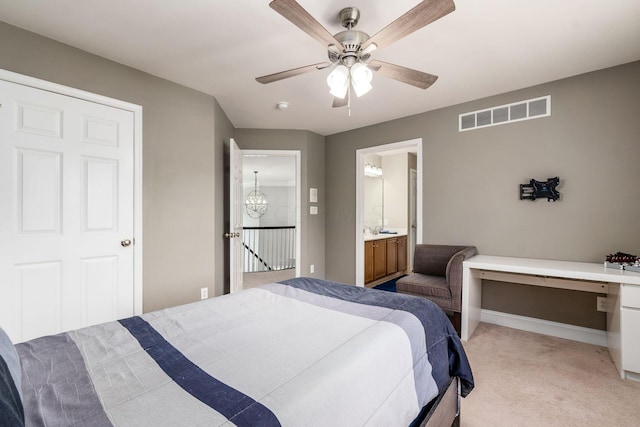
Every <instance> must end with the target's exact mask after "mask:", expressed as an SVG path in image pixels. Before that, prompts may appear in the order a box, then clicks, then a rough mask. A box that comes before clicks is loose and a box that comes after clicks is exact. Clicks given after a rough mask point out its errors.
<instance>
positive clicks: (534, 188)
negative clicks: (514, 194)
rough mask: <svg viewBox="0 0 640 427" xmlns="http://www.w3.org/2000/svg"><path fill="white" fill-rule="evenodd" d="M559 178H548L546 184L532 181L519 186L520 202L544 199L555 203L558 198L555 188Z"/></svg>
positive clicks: (558, 194)
mask: <svg viewBox="0 0 640 427" xmlns="http://www.w3.org/2000/svg"><path fill="white" fill-rule="evenodd" d="M559 183H560V178H558V177H557V176H556V177H555V178H549V179H547V181H546V182H542V181H536V180H535V179H532V180H531V181H529V184H520V200H536V199H541V198H544V197H546V198H547V201H548V202H555V201H556V200H558V199H559V198H560V193H559V192H558V190H556V186H557V185H558V184H559Z"/></svg>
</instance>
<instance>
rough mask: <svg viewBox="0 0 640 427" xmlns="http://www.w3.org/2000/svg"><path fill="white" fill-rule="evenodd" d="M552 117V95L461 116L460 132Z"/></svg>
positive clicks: (459, 118) (459, 122)
mask: <svg viewBox="0 0 640 427" xmlns="http://www.w3.org/2000/svg"><path fill="white" fill-rule="evenodd" d="M550 115H551V95H547V96H543V97H541V98H535V99H528V100H526V101H519V102H514V103H512V104H506V105H500V106H497V107H493V108H487V109H484V110H478V111H473V112H471V113H464V114H460V116H459V117H458V130H459V131H460V132H463V131H466V130H472V129H478V128H484V127H488V126H497V125H504V124H507V123H513V122H519V121H522V120H530V119H537V118H540V117H548V116H550Z"/></svg>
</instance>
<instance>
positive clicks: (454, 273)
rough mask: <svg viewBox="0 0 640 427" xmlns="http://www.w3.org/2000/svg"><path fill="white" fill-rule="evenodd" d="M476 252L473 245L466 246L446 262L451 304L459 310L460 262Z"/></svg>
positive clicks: (460, 297) (460, 304)
mask: <svg viewBox="0 0 640 427" xmlns="http://www.w3.org/2000/svg"><path fill="white" fill-rule="evenodd" d="M477 253H478V250H477V249H476V247H475V246H468V247H465V248H464V249H462V250H461V251H459V252H457V253H456V254H454V255H453V256H452V257H451V259H450V260H449V262H448V263H447V273H446V278H447V283H448V285H449V289H451V296H452V299H453V305H454V306H455V308H457V311H460V310H461V308H462V263H463V262H464V260H465V259H467V258H470V257H472V256H474V255H475V254H477Z"/></svg>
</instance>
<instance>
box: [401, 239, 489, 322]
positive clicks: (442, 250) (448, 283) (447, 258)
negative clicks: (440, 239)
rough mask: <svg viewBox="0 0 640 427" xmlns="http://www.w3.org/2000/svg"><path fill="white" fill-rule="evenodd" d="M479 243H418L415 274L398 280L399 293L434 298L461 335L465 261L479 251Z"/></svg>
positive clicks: (414, 263)
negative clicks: (466, 244) (463, 263)
mask: <svg viewBox="0 0 640 427" xmlns="http://www.w3.org/2000/svg"><path fill="white" fill-rule="evenodd" d="M477 253H478V251H477V250H476V247H475V246H450V245H416V250H415V253H414V257H413V273H412V274H410V275H408V276H405V277H403V278H401V279H399V280H398V281H397V282H396V288H397V290H398V292H400V293H404V294H409V295H415V296H419V297H424V298H427V299H430V300H431V301H433V302H434V303H436V304H437V305H438V306H440V308H442V309H443V310H444V311H445V312H448V313H450V316H451V317H452V323H453V326H454V328H455V329H456V332H458V335H460V324H461V317H462V314H461V311H462V262H463V261H464V260H465V259H467V258H469V257H472V256H473V255H475V254H477Z"/></svg>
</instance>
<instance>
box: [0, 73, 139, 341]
mask: <svg viewBox="0 0 640 427" xmlns="http://www.w3.org/2000/svg"><path fill="white" fill-rule="evenodd" d="M133 123H134V118H133V113H132V112H131V111H124V110H121V109H118V108H113V107H108V106H105V105H102V104H97V103H94V102H89V101H85V100H80V99H77V98H74V97H70V96H64V95H60V94H56V93H52V92H49V91H45V90H40V89H35V88H31V87H27V86H23V85H20V84H16V83H10V82H6V81H0V200H2V203H0V325H1V326H2V327H3V328H4V329H5V330H6V331H7V333H8V334H9V336H10V337H11V338H12V339H13V340H14V341H16V342H20V341H24V340H28V339H31V338H34V337H37V336H41V335H46V334H53V333H58V332H61V331H64V330H69V329H76V328H79V327H83V326H87V325H91V324H95V323H101V322H105V321H109V320H115V319H118V318H123V317H128V316H131V315H133V314H134V280H133V278H134V276H133V274H134V272H133V248H132V244H133V215H134V212H133V197H134V196H133V169H134V165H133V160H134V159H133V155H134V152H133V135H134V129H133Z"/></svg>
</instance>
